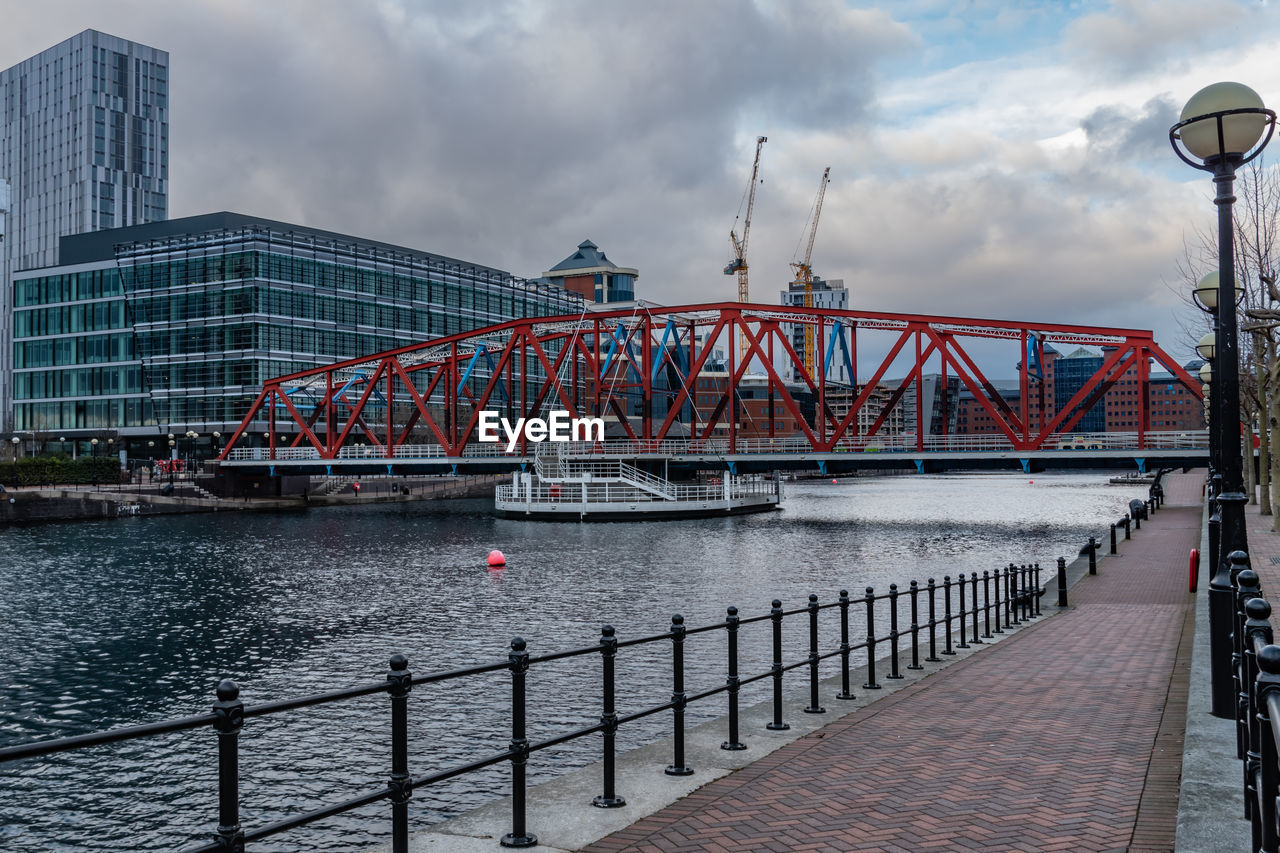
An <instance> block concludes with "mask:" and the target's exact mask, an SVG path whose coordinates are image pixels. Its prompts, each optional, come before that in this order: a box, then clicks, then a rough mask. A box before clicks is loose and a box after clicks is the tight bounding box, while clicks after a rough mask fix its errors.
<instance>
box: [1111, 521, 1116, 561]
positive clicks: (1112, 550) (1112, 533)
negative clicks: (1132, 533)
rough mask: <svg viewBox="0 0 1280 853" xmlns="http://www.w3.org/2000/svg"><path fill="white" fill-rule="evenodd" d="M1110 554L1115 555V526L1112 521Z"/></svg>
mask: <svg viewBox="0 0 1280 853" xmlns="http://www.w3.org/2000/svg"><path fill="white" fill-rule="evenodd" d="M1111 553H1112V554H1115V553H1117V552H1116V525H1115V522H1114V521H1113V522H1112V523H1111Z"/></svg>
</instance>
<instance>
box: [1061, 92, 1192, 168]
mask: <svg viewBox="0 0 1280 853" xmlns="http://www.w3.org/2000/svg"><path fill="white" fill-rule="evenodd" d="M1180 109H1181V108H1180V106H1179V105H1178V104H1176V103H1175V102H1174V100H1173V98H1172V97H1170V96H1169V95H1167V94H1165V95H1157V96H1156V97H1154V98H1152V99H1151V100H1149V101H1147V102H1146V103H1145V104H1143V105H1142V110H1141V111H1140V112H1139V113H1137V114H1134V113H1132V112H1131V111H1126V110H1125V109H1123V108H1121V107H1116V106H1102V107H1098V108H1097V109H1096V110H1094V111H1093V112H1092V113H1090V114H1089V115H1088V116H1086V117H1085V119H1084V120H1083V121H1082V122H1081V123H1080V126H1081V127H1082V128H1083V129H1084V132H1085V136H1086V137H1087V138H1088V143H1089V153H1090V155H1091V156H1105V157H1108V158H1111V159H1117V158H1118V159H1123V160H1146V159H1154V158H1164V159H1168V156H1169V153H1170V152H1169V128H1170V127H1172V126H1173V125H1174V124H1175V123H1177V121H1178V113H1179V110H1180Z"/></svg>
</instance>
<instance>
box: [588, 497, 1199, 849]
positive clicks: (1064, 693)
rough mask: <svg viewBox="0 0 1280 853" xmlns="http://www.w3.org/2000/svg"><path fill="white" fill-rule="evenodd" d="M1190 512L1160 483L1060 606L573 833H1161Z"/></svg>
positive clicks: (836, 842) (714, 837) (1026, 844)
mask: <svg viewBox="0 0 1280 853" xmlns="http://www.w3.org/2000/svg"><path fill="white" fill-rule="evenodd" d="M1183 476H1186V477H1192V478H1194V477H1195V476H1196V475H1195V474H1190V475H1183ZM1175 479H1180V478H1177V477H1176V475H1175ZM1167 494H1169V495H1170V496H1171V497H1172V498H1174V499H1176V500H1179V501H1198V499H1199V489H1198V484H1195V485H1193V484H1189V483H1187V482H1176V483H1171V484H1170V487H1169V488H1168V489H1167ZM1199 524H1200V509H1199V507H1198V506H1175V505H1174V503H1173V501H1172V500H1171V501H1170V502H1169V503H1168V504H1166V507H1165V508H1164V509H1162V510H1161V511H1160V512H1158V513H1157V514H1156V515H1155V516H1154V517H1153V518H1152V519H1151V520H1150V521H1148V522H1146V523H1144V524H1143V527H1142V530H1141V531H1137V532H1135V533H1134V539H1133V541H1130V542H1127V543H1123V544H1122V550H1121V553H1120V555H1119V556H1118V557H1111V558H1107V559H1104V560H1103V561H1102V563H1101V565H1100V574H1099V575H1098V576H1097V577H1085V578H1084V579H1083V580H1082V581H1081V582H1080V584H1078V585H1077V586H1076V587H1075V588H1074V589H1073V590H1072V605H1073V607H1072V609H1070V610H1068V611H1066V612H1064V613H1061V614H1059V615H1056V616H1054V617H1053V618H1051V619H1046V620H1043V621H1040V622H1038V623H1037V624H1034V625H1032V626H1030V627H1028V628H1026V629H1024V630H1023V631H1021V632H1019V633H1018V634H1017V635H1015V636H1014V637H1011V638H1009V639H1008V640H1007V641H1005V642H1002V643H999V644H997V645H996V646H994V647H993V648H991V649H988V650H985V651H984V652H983V653H982V654H978V655H974V656H973V657H971V658H968V659H967V660H964V661H962V662H960V663H957V664H955V665H953V666H951V667H948V668H947V669H945V670H943V671H941V672H939V673H937V674H935V675H933V676H930V677H929V678H926V679H924V680H922V681H920V682H919V683H917V684H914V685H911V686H910V687H907V688H905V689H903V690H902V691H900V692H898V693H896V694H894V695H892V696H889V697H886V698H885V699H883V700H881V701H879V702H877V703H875V704H874V705H871V706H869V707H867V708H864V709H862V710H861V711H858V712H856V713H854V714H852V715H850V716H849V717H846V718H844V719H843V720H840V721H837V722H835V723H832V724H831V725H829V726H827V727H826V728H824V729H822V730H820V731H818V732H816V733H814V734H812V735H809V736H807V737H805V738H802V739H800V740H798V741H796V742H795V743H793V744H791V745H789V746H786V747H783V748H782V749H779V750H778V751H776V752H774V753H773V754H771V755H769V756H767V757H766V758H763V759H761V760H760V761H758V762H756V763H754V764H752V765H750V766H749V767H746V768H744V769H742V770H739V771H738V772H736V773H733V774H731V775H729V776H727V777H724V778H723V779H720V780H717V781H715V782H712V783H710V784H708V785H707V786H705V787H703V788H701V789H700V790H698V791H696V792H694V793H693V794H691V795H690V796H688V797H686V798H685V799H683V800H680V801H679V802H677V803H674V804H673V805H671V806H669V807H667V808H666V809H664V810H662V811H660V812H658V813H656V814H654V815H652V816H650V817H648V818H645V819H643V820H641V821H639V822H637V823H636V824H634V825H632V826H631V827H629V828H628V829H626V830H623V831H621V832H617V833H615V834H613V835H611V836H608V837H606V838H604V839H601V840H600V841H598V842H596V843H595V844H593V845H591V846H589V847H587V848H585V849H586V850H590V851H598V853H605V852H606V851H622V850H625V851H637V853H644V851H710V853H727V851H752V850H771V851H772V850H777V851H798V850H804V851H851V850H868V851H870V850H884V851H920V850H963V849H969V850H980V849H981V850H989V849H996V850H1019V851H1052V850H1062V851H1087V850H1097V851H1102V850H1107V851H1109V850H1124V849H1128V850H1172V849H1173V841H1174V833H1175V829H1176V813H1177V799H1178V779H1179V774H1180V770H1181V757H1182V735H1183V725H1184V719H1185V707H1186V693H1187V680H1188V679H1187V673H1188V669H1189V659H1190V649H1191V639H1192V635H1193V630H1194V629H1193V620H1192V619H1191V617H1192V616H1193V611H1192V608H1191V607H1190V604H1191V599H1190V596H1188V595H1187V592H1186V570H1187V568H1186V567H1187V554H1188V552H1189V550H1190V549H1191V548H1193V547H1198V545H1199V539H1200V531H1199ZM1044 601H1045V603H1046V604H1049V603H1050V601H1051V599H1050V598H1049V597H1048V596H1047V597H1046V598H1045V600H1044Z"/></svg>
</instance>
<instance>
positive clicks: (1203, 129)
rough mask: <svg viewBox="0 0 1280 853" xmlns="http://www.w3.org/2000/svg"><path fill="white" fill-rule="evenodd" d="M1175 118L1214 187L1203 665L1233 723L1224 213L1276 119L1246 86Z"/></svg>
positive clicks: (1240, 494) (1238, 505) (1230, 87)
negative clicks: (1214, 538)
mask: <svg viewBox="0 0 1280 853" xmlns="http://www.w3.org/2000/svg"><path fill="white" fill-rule="evenodd" d="M1180 118H1181V120H1180V121H1179V122H1178V123H1177V124H1175V125H1174V126H1173V127H1171V128H1169V143H1170V144H1171V145H1172V146H1173V150H1174V153H1175V154H1177V155H1178V157H1179V158H1180V159H1181V160H1182V161H1183V162H1185V163H1186V164H1187V165H1189V166H1192V167H1194V168H1196V169H1200V170H1202V171H1205V172H1210V173H1212V174H1213V182H1214V184H1215V185H1217V193H1216V195H1215V197H1214V200H1213V202H1214V204H1216V205H1217V206H1218V297H1217V302H1218V305H1217V307H1218V311H1217V328H1216V332H1217V334H1216V335H1215V341H1214V359H1213V362H1214V389H1213V391H1214V393H1213V397H1212V409H1211V410H1212V411H1214V412H1215V414H1216V418H1215V419H1216V421H1217V423H1216V425H1215V426H1214V428H1213V429H1211V431H1210V445H1211V446H1212V445H1214V444H1216V445H1217V448H1216V450H1217V460H1218V472H1219V473H1220V474H1221V476H1222V492H1221V493H1220V494H1219V495H1218V505H1219V512H1220V513H1221V516H1222V529H1221V533H1220V537H1221V541H1220V543H1219V548H1218V552H1219V553H1218V554H1217V556H1216V561H1215V562H1216V564H1215V566H1214V575H1213V577H1212V578H1211V579H1210V581H1209V638H1210V649H1209V659H1210V663H1211V671H1212V686H1213V692H1212V698H1213V702H1212V712H1213V715H1214V716H1215V717H1225V718H1234V717H1235V691H1234V688H1233V685H1232V673H1231V652H1232V640H1231V631H1232V625H1233V621H1234V618H1235V616H1234V613H1235V607H1234V602H1233V601H1232V591H1231V590H1232V582H1233V581H1234V578H1232V577H1231V565H1230V560H1229V559H1228V556H1229V555H1230V554H1231V553H1232V552H1234V551H1244V552H1246V553H1247V552H1248V547H1249V543H1248V536H1247V534H1246V532H1245V518H1244V505H1245V502H1246V501H1247V500H1248V498H1247V497H1246V496H1245V493H1244V464H1243V459H1242V453H1241V449H1240V342H1239V336H1238V334H1237V330H1236V271H1235V256H1234V254H1233V252H1232V243H1233V238H1234V236H1235V225H1234V222H1233V220H1232V213H1231V205H1232V204H1233V203H1234V202H1235V200H1236V198H1235V195H1234V194H1233V188H1234V184H1235V177H1236V169H1238V168H1240V166H1242V165H1244V164H1245V163H1248V162H1249V161H1250V160H1252V159H1253V158H1255V157H1257V156H1258V155H1259V154H1261V153H1262V149H1263V148H1265V147H1266V145H1267V143H1268V142H1270V141H1271V134H1272V133H1273V132H1274V131H1275V122H1276V114H1275V113H1274V112H1273V111H1271V110H1268V109H1266V108H1265V107H1264V106H1263V104H1262V98H1260V97H1259V96H1258V93H1257V92H1255V91H1253V90H1252V89H1250V88H1249V87H1248V86H1244V85H1242V84H1240V83H1214V84H1213V85H1212V86H1206V87H1205V88H1203V89H1201V90H1200V91H1199V92H1196V93H1195V94H1194V95H1192V96H1191V99H1190V100H1188V101H1187V105H1186V106H1185V107H1183V109H1182V115H1181V116H1180ZM1264 130H1265V131H1266V136H1265V138H1264V137H1263V131H1264ZM1179 143H1181V147H1180V146H1179ZM1183 149H1185V151H1186V153H1184V151H1183ZM1188 154H1189V155H1190V156H1187V155H1188ZM1211 455H1212V454H1211Z"/></svg>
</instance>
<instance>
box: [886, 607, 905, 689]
mask: <svg viewBox="0 0 1280 853" xmlns="http://www.w3.org/2000/svg"><path fill="white" fill-rule="evenodd" d="M889 650H890V652H891V654H890V655H889V675H888V676H887V677H888V678H902V677H903V675H902V673H901V672H899V671H898V585H897V584H896V583H891V584H889Z"/></svg>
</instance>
